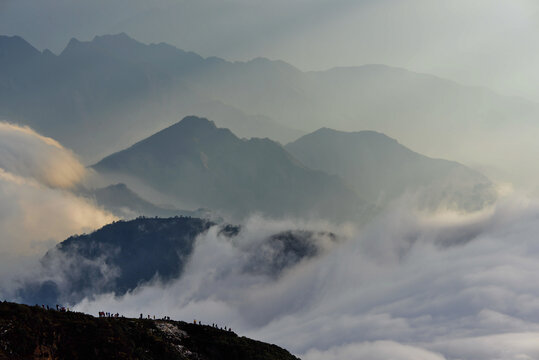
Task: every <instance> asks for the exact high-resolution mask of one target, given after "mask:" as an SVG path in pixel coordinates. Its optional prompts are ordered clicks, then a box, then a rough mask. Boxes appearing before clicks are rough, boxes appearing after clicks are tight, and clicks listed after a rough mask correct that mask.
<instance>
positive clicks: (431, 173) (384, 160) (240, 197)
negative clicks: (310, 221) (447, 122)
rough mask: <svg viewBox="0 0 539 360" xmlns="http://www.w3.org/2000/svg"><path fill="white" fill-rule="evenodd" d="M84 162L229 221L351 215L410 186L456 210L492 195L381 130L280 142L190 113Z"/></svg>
mask: <svg viewBox="0 0 539 360" xmlns="http://www.w3.org/2000/svg"><path fill="white" fill-rule="evenodd" d="M93 168H94V169H95V170H97V172H98V173H100V174H102V175H104V176H105V177H106V176H112V175H113V176H114V178H118V177H120V178H121V176H122V175H123V176H124V177H125V180H126V182H129V181H130V179H137V180H138V181H141V182H142V183H144V184H145V185H147V186H150V187H152V188H154V189H155V190H157V191H160V192H162V193H164V194H167V195H168V196H169V197H170V198H171V199H175V201H176V204H177V207H178V208H188V209H192V208H195V209H196V208H207V209H211V210H215V211H218V212H221V213H222V214H223V215H227V216H232V218H233V219H238V220H241V219H242V218H243V217H245V216H248V215H250V214H252V213H261V214H263V215H266V216H270V217H287V216H294V217H300V218H322V219H329V220H333V221H338V222H342V221H356V222H357V221H361V220H365V219H366V218H368V217H369V216H370V215H372V214H373V212H375V211H376V209H377V208H381V207H383V206H385V205H387V203H388V202H390V201H391V200H393V199H395V198H397V197H399V196H402V195H404V194H405V193H410V194H411V195H414V196H415V195H418V193H419V198H418V205H420V206H421V207H428V208H437V207H439V206H444V207H449V208H455V209H461V210H478V209H480V208H482V207H483V206H485V205H487V204H489V203H491V202H492V201H493V200H494V199H495V197H496V194H495V192H494V188H493V185H492V183H491V182H490V180H489V179H488V178H486V177H485V176H484V175H482V174H480V173H478V172H476V171H474V170H471V169H469V168H467V167H465V166H463V165H461V164H458V163H456V162H451V161H447V160H440V159H431V158H428V157H425V156H423V155H420V154H418V153H415V152H413V151H411V150H409V149H407V148H406V147H404V146H402V145H400V144H399V143H398V142H397V141H395V140H394V139H391V138H389V137H387V136H385V135H383V134H379V133H375V132H370V131H366V132H359V133H344V132H339V131H335V130H330V129H325V128H324V129H320V130H318V131H316V132H314V133H312V134H309V135H305V136H304V137H302V138H300V139H298V140H297V141H295V142H293V143H290V144H288V145H286V147H285V148H283V147H282V146H281V145H280V144H278V143H275V142H273V141H271V140H269V139H251V140H242V139H239V138H237V137H236V136H235V135H234V134H233V133H232V132H231V131H230V130H228V129H222V128H217V127H216V126H215V124H214V123H213V122H211V121H209V120H207V119H204V118H198V117H193V116H192V117H186V118H184V119H183V120H182V121H180V122H178V123H176V124H175V125H173V126H171V127H169V128H166V129H164V130H162V131H160V132H158V133H156V134H154V135H152V136H150V137H149V138H147V139H144V140H142V141H140V142H138V143H136V144H134V145H133V146H131V147H129V148H128V149H126V150H123V151H120V152H118V153H115V154H112V155H110V156H107V157H105V158H104V159H103V160H101V161H100V162H98V163H97V164H95V165H94V166H93Z"/></svg>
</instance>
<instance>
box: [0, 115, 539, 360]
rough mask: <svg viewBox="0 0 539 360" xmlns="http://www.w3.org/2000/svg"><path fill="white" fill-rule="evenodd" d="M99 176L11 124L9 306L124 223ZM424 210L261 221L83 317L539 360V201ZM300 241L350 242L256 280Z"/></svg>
mask: <svg viewBox="0 0 539 360" xmlns="http://www.w3.org/2000/svg"><path fill="white" fill-rule="evenodd" d="M85 172H86V170H85V169H84V167H83V166H82V165H81V164H80V162H79V161H78V160H77V158H76V156H75V155H73V153H72V152H70V151H69V150H67V149H65V148H63V147H62V146H61V145H60V144H58V143H57V142H55V141H54V140H52V139H49V138H46V137H43V136H41V135H39V134H36V133H35V132H34V131H32V130H31V129H28V128H21V127H18V126H15V125H10V124H0V231H1V236H0V297H6V296H7V297H9V296H10V295H12V294H10V291H11V290H12V289H13V279H14V278H15V276H18V277H20V276H21V274H30V273H32V271H37V270H36V269H38V261H37V259H39V258H40V257H41V256H42V255H43V253H44V252H45V251H46V250H47V249H50V248H51V247H52V246H53V245H54V244H55V243H57V242H58V241H61V240H63V239H64V238H66V237H67V236H69V235H72V234H73V233H80V232H83V231H90V230H92V229H95V228H98V227H100V226H101V225H103V224H105V223H108V222H110V221H112V220H113V219H114V218H113V217H112V216H111V215H109V214H107V213H106V212H104V211H102V210H100V209H99V208H97V207H96V206H95V205H94V204H93V203H91V202H89V201H88V200H87V199H84V198H81V197H78V196H76V195H74V194H73V192H71V191H70V189H72V188H75V187H76V186H77V184H80V182H81V181H83V180H84V178H85V176H86V174H85ZM410 203H411V202H410V199H407V198H403V199H400V200H399V201H396V202H395V203H394V204H392V205H391V206H389V207H388V209H387V210H386V211H384V212H383V213H381V214H379V215H378V216H377V217H376V218H375V219H374V220H373V221H371V222H370V223H369V224H367V225H365V226H362V227H360V228H356V227H355V226H354V225H349V226H339V227H335V226H333V225H331V224H329V223H321V222H300V221H293V220H288V221H273V220H268V219H263V218H260V217H252V218H251V219H249V220H248V221H247V222H246V223H245V224H242V225H243V227H242V231H241V233H240V235H239V236H238V237H237V238H234V240H232V241H231V240H227V241H225V239H224V238H223V236H222V235H220V234H219V231H218V228H217V227H215V228H212V229H210V231H208V232H207V233H206V234H204V235H201V236H200V237H199V238H198V239H197V242H196V247H195V250H194V252H193V254H192V256H191V258H190V261H189V263H188V265H187V267H186V269H185V271H184V273H183V274H182V276H181V277H180V278H179V279H177V280H176V281H173V282H171V283H167V284H162V283H160V282H159V281H158V280H156V281H154V282H153V283H151V284H147V285H144V286H140V287H139V288H137V289H135V290H134V291H132V292H130V293H127V294H126V295H124V296H121V297H118V296H115V295H114V294H104V295H101V296H99V297H96V298H91V299H90V298H87V299H85V300H83V301H82V302H80V303H79V304H77V305H76V306H75V308H76V309H77V310H80V311H84V312H88V313H93V314H95V313H97V311H100V310H106V311H110V312H120V313H122V314H124V315H126V316H135V317H137V316H138V315H139V314H140V313H143V314H151V315H156V316H163V315H168V316H171V317H172V318H175V319H183V320H188V321H191V320H192V319H197V320H199V321H202V322H203V323H205V324H211V323H216V324H218V325H219V326H227V327H231V328H232V329H233V330H234V331H236V332H238V333H239V334H241V335H246V336H249V337H253V338H256V339H261V340H264V341H268V342H272V343H276V344H278V345H280V346H283V347H285V348H287V349H289V350H290V351H292V352H293V353H295V354H298V355H299V356H300V357H301V358H302V359H304V360H318V359H325V360H333V359H370V360H372V359H374V360H376V359H395V360H408V359H419V360H421V359H425V360H440V359H446V360H449V359H470V360H471V359H474V360H475V359H479V360H483V359H484V360H486V359H489V360H493V359H500V360H502V359H503V360H511V359H515V360H516V359H519V360H522V359H537V358H539V286H537V280H536V279H537V274H539V241H538V239H537V236H538V235H537V234H539V202H537V201H535V200H530V199H529V198H526V197H521V196H518V195H515V194H510V195H506V196H504V197H502V198H501V199H500V200H499V201H498V202H497V203H496V204H494V205H493V206H492V207H490V208H488V209H484V210H482V211H480V212H476V213H473V214H469V213H468V214H463V213H457V212H450V211H437V212H430V213H425V212H418V211H414V210H413V209H412V208H411V207H410ZM291 229H308V230H314V231H331V232H334V233H336V234H338V240H337V241H333V240H332V239H331V238H327V239H325V238H321V240H320V241H321V242H320V244H318V246H319V247H320V249H322V251H321V252H320V254H319V255H318V256H316V257H314V258H310V259H304V260H303V261H301V262H300V263H299V264H298V265H296V266H294V267H292V268H289V269H287V270H286V271H285V272H283V273H281V274H280V275H279V276H271V275H269V274H265V273H260V272H251V271H246V269H247V268H248V265H249V264H251V263H252V258H253V254H254V253H256V250H257V244H262V242H263V240H264V239H266V238H267V237H268V236H269V235H271V234H275V233H278V232H280V231H285V230H291ZM257 256H259V259H261V260H260V261H263V258H260V257H261V256H262V257H263V256H272V254H271V252H269V253H265V252H262V253H260V254H257Z"/></svg>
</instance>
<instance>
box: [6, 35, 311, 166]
mask: <svg viewBox="0 0 539 360" xmlns="http://www.w3.org/2000/svg"><path fill="white" fill-rule="evenodd" d="M221 62H222V60H220V59H215V58H209V59H204V58H202V57H200V56H199V55H197V54H194V53H190V52H185V51H182V50H179V49H176V48H174V47H172V46H169V45H166V44H163V43H161V44H152V45H145V44H142V43H140V42H137V41H135V40H133V39H131V38H129V37H128V36H127V35H125V34H118V35H106V36H97V37H95V38H94V39H93V40H92V41H87V42H81V41H78V40H77V39H71V40H70V42H69V43H68V45H67V46H66V48H65V49H64V50H63V51H62V53H60V54H59V55H55V54H53V53H51V52H50V51H44V52H39V51H38V50H36V49H35V48H33V47H32V46H31V45H30V44H28V43H27V42H26V41H25V40H24V39H22V38H20V37H7V36H1V37H0V67H1V68H2V70H4V71H0V118H2V119H6V120H8V121H10V122H16V123H20V124H24V125H29V126H31V127H33V128H34V129H36V130H37V131H38V132H40V133H42V134H45V135H47V136H50V137H53V138H55V139H57V140H58V141H60V142H61V143H62V144H64V145H65V146H67V147H68V148H71V149H73V150H75V152H76V153H77V154H79V155H81V156H82V158H83V159H84V160H87V161H95V160H97V159H99V158H101V157H103V156H104V155H106V154H107V153H111V152H113V151H117V150H120V149H122V148H124V147H125V146H127V145H128V144H129V143H132V142H134V141H136V140H138V139H140V138H141V137H145V136H148V135H150V134H151V133H153V132H155V131H157V130H158V129H161V128H163V127H165V126H168V125H170V124H171V120H170V119H173V118H175V117H177V116H178V115H182V116H186V115H190V114H192V113H193V112H196V113H199V114H201V115H207V116H213V115H214V114H215V113H216V112H217V111H219V112H220V114H221V116H219V119H220V121H222V123H221V124H222V125H224V126H233V128H234V129H235V131H236V132H237V133H238V134H240V136H242V137H245V136H248V137H251V136H259V137H266V136H272V137H274V138H275V139H276V140H280V141H283V142H287V141H291V140H293V139H294V138H295V137H297V136H299V135H301V134H302V133H301V132H300V131H298V130H295V129H290V128H288V127H287V126H284V125H282V124H279V123H277V122H275V121H274V120H272V119H271V118H269V117H267V116H261V115H256V114H255V115H251V114H248V113H246V112H244V111H242V110H241V109H237V108H235V107H233V106H232V105H230V104H225V103H223V102H221V101H219V99H215V98H213V97H211V96H209V94H207V93H206V92H204V91H201V89H200V88H199V86H198V83H200V81H198V80H196V79H193V77H194V76H197V75H201V74H206V73H208V72H211V71H210V69H212V68H215V67H217V68H220V67H221V65H220V64H221ZM225 63H226V62H225ZM226 64H228V65H230V66H232V65H231V64H229V63H226ZM224 71H226V70H224Z"/></svg>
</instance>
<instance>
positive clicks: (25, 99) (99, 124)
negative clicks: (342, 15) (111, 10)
mask: <svg viewBox="0 0 539 360" xmlns="http://www.w3.org/2000/svg"><path fill="white" fill-rule="evenodd" d="M0 54H3V55H1V57H0V67H1V70H2V71H0V117H1V118H5V119H8V120H10V121H12V122H18V123H21V124H26V125H30V126H32V127H34V128H35V129H36V130H37V131H38V132H40V133H43V134H45V135H47V136H51V137H53V138H55V139H57V140H58V141H60V142H61V143H62V144H64V145H66V146H67V147H68V148H71V149H73V150H74V151H75V152H76V153H78V154H80V155H81V156H82V158H83V159H84V160H85V161H86V162H87V163H91V162H95V161H97V160H98V159H100V158H102V157H103V156H105V155H107V154H110V153H112V152H115V151H119V150H121V149H123V148H125V147H127V146H128V145H129V144H132V143H134V142H136V141H138V140H140V139H143V138H146V137H147V136H150V135H151V134H153V133H155V132H156V131H158V130H159V129H162V128H164V127H166V126H169V125H171V124H172V123H173V122H174V121H175V120H174V119H178V118H181V117H184V116H187V115H192V114H195V115H199V116H206V117H209V118H214V119H218V121H219V122H218V123H217V124H218V125H219V126H222V127H227V128H230V129H231V130H232V131H233V132H234V133H236V134H237V135H238V136H240V137H271V138H272V139H273V140H276V141H280V142H281V143H283V144H284V143H288V142H290V141H293V140H295V139H296V138H297V137H298V136H301V135H303V134H304V133H307V132H312V131H314V130H315V129H318V128H320V127H327V126H331V127H332V128H335V129H339V130H345V131H360V130H366V129H368V130H374V131H379V132H382V133H384V134H387V135H389V136H392V137H394V138H398V139H399V140H400V141H402V142H404V143H406V144H413V146H414V149H415V150H417V151H419V152H420V153H422V154H426V155H428V156H434V157H440V158H449V159H454V160H457V161H461V162H465V163H466V164H473V165H483V166H484V167H485V168H491V167H493V168H494V169H501V172H502V174H503V173H505V174H506V177H507V178H508V179H509V180H515V178H516V176H517V175H516V174H523V175H522V176H519V179H518V180H526V179H529V181H532V182H533V181H534V180H533V179H535V178H536V177H535V178H534V177H533V176H532V175H539V170H538V169H537V167H535V166H533V165H532V164H534V162H535V159H536V158H537V156H538V155H539V144H538V143H537V142H536V141H535V139H536V138H537V136H539V126H538V125H537V121H536V119H537V117H538V116H539V104H537V103H534V102H530V101H527V100H525V99H519V98H513V97H508V96H502V95H499V94H496V93H494V92H492V91H489V90H488V89H483V88H477V87H469V86H463V85H460V84H457V83H455V82H452V81H449V80H446V79H442V78H438V77H436V76H431V75H426V74H419V73H415V72H411V71H408V70H405V69H401V68H395V67H389V66H385V65H379V64H372V65H363V66H358V67H346V68H334V69H330V70H326V71H311V72H303V71H301V70H299V69H297V68H295V67H293V66H291V65H290V64H287V63H285V62H283V61H273V60H268V59H264V58H257V59H253V60H251V61H247V62H230V61H226V60H223V59H219V58H215V57H209V58H203V57H201V56H199V55H197V54H194V53H192V52H186V51H183V50H180V49H177V48H174V47H172V46H170V45H167V44H164V43H160V44H148V45H147V44H143V43H140V42H137V41H135V40H133V39H131V38H129V37H128V36H127V35H125V34H117V35H105V36H97V37H95V38H94V39H93V40H92V41H84V42H82V41H78V40H76V39H72V40H71V41H70V42H69V44H68V45H67V46H66V48H65V49H64V51H62V53H60V54H59V55H55V54H52V53H51V52H50V51H43V52H39V51H37V50H36V49H34V48H33V47H32V46H31V45H30V44H28V43H27V42H26V41H24V40H23V39H22V38H20V37H2V38H1V39H0ZM6 54H9V55H6ZM296 129H298V130H296ZM302 132H303V133H302ZM516 138H518V139H519V141H515V140H514V139H516Z"/></svg>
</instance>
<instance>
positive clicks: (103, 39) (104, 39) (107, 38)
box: [92, 32, 144, 46]
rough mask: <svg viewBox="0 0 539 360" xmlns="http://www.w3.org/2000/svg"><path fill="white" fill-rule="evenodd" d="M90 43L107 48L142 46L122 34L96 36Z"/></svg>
mask: <svg viewBox="0 0 539 360" xmlns="http://www.w3.org/2000/svg"><path fill="white" fill-rule="evenodd" d="M92 43H95V44H107V45H109V46H110V45H113V46H125V45H144V44H142V43H141V42H139V41H137V40H135V39H133V38H132V37H130V36H129V35H127V34H126V33H124V32H121V33H118V34H106V35H100V36H99V35H97V36H95V37H94V38H93V39H92Z"/></svg>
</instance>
